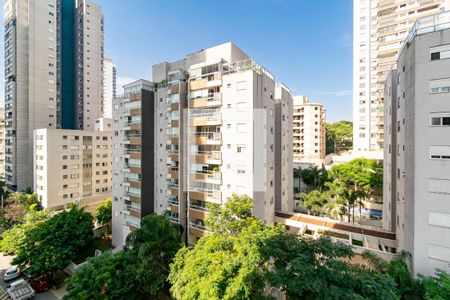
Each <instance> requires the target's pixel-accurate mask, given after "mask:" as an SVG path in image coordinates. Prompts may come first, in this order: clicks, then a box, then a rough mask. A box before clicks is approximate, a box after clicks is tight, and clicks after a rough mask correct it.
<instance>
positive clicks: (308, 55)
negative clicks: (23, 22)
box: [1, 0, 352, 122]
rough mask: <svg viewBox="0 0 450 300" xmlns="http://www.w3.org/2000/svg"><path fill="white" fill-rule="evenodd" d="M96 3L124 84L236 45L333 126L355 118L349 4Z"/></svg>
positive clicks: (334, 0)
mask: <svg viewBox="0 0 450 300" xmlns="http://www.w3.org/2000/svg"><path fill="white" fill-rule="evenodd" d="M94 2H96V3H98V4H99V5H101V6H102V9H103V14H104V16H105V56H107V57H110V58H112V59H113V60H114V63H115V64H116V66H117V75H118V84H123V83H127V82H128V81H129V80H131V79H139V78H145V79H151V66H152V64H155V63H159V62H162V61H173V60H177V59H181V58H183V57H184V55H186V54H188V53H191V52H195V51H198V50H200V49H202V48H207V47H210V46H214V45H217V44H220V43H223V42H227V41H232V42H234V43H235V44H236V45H237V46H238V47H240V48H241V49H242V50H243V51H244V52H246V53H247V54H248V55H249V56H251V57H253V58H254V59H255V60H257V61H258V62H259V63H260V64H262V65H263V66H264V67H265V68H267V69H268V70H269V71H270V72H272V73H273V74H274V75H275V77H276V79H277V81H281V82H283V83H285V84H286V85H287V86H289V87H290V88H291V90H292V91H293V92H294V94H295V95H297V94H304V95H306V96H308V97H309V98H310V99H311V100H312V101H313V102H318V103H323V104H324V105H325V106H326V108H327V120H328V121H329V122H334V121H338V120H341V119H348V120H351V118H352V103H351V99H352V97H351V89H352V1H350V0H322V1H317V0H226V1H219V0H127V1H123V0H94ZM2 24H3V23H2ZM1 51H3V47H1ZM2 56H3V55H2ZM2 60H3V59H2Z"/></svg>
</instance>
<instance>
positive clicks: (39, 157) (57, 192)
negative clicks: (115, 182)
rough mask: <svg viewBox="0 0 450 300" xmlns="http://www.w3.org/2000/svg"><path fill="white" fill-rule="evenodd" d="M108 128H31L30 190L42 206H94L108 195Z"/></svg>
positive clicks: (109, 187)
mask: <svg viewBox="0 0 450 300" xmlns="http://www.w3.org/2000/svg"><path fill="white" fill-rule="evenodd" d="M111 133H112V132H111V131H87V130H63V129H48V128H45V129H37V130H35V131H34V157H35V158H34V178H35V180H34V190H35V191H36V193H37V196H38V200H39V201H40V202H41V204H42V206H43V207H44V208H48V209H52V210H60V209H65V208H66V207H67V205H68V204H77V205H80V206H96V205H98V204H100V203H101V202H103V201H104V200H106V199H107V198H109V197H111V192H112V188H111V179H112V178H111V177H112V176H111V169H112V165H111V163H112V159H111V145H112V136H111Z"/></svg>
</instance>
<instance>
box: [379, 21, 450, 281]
mask: <svg viewBox="0 0 450 300" xmlns="http://www.w3.org/2000/svg"><path fill="white" fill-rule="evenodd" d="M449 99H450V12H445V13H441V14H437V15H435V16H430V17H425V18H421V19H419V20H418V21H417V23H416V25H415V26H414V27H413V29H412V31H411V33H410V35H409V36H408V37H407V39H406V44H405V46H403V48H402V49H401V50H400V54H399V58H398V61H397V69H396V71H395V70H394V71H393V72H391V75H390V76H389V77H388V81H387V84H386V89H385V100H386V102H385V103H386V104H385V124H386V128H385V129H386V131H385V133H386V134H385V154H384V155H385V159H384V169H385V179H384V181H385V183H384V185H385V190H384V205H385V207H384V211H383V223H384V227H385V228H386V229H388V230H392V231H395V233H396V237H397V241H398V250H406V251H408V252H409V253H410V254H411V261H412V264H411V266H412V270H413V273H414V274H416V273H422V274H425V275H432V274H433V273H434V271H435V268H439V269H442V270H444V271H447V272H449V271H450V241H449V239H448V238H447V237H449V236H450V203H449V201H448V200H449V195H450V139H449V138H448V137H449V136H450V110H449V108H450V106H449V102H448V101H449Z"/></svg>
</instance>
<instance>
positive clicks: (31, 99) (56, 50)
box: [3, 0, 103, 190]
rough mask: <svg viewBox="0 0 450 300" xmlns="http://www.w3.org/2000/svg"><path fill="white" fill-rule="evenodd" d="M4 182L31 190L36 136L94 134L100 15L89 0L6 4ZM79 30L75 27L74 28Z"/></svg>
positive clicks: (99, 68)
mask: <svg viewBox="0 0 450 300" xmlns="http://www.w3.org/2000/svg"><path fill="white" fill-rule="evenodd" d="M3 11H4V24H5V130H6V137H5V146H6V148H5V153H6V157H5V165H6V166H5V177H6V181H7V184H8V187H9V188H10V189H11V190H23V189H26V188H28V187H32V186H33V177H32V176H33V171H32V169H31V166H32V165H33V130H35V129H40V128H53V129H54V128H63V129H87V130H93V129H94V121H95V119H97V118H99V117H101V103H102V101H101V98H102V81H103V79H102V58H103V17H102V15H101V10H100V7H99V6H97V5H95V4H94V3H92V2H91V1H89V0H77V1H75V0H72V1H71V0H69V1H61V0H49V1H37V0H30V1H20V0H5V1H4V4H3ZM75 24H77V26H75Z"/></svg>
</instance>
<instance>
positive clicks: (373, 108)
mask: <svg viewBox="0 0 450 300" xmlns="http://www.w3.org/2000/svg"><path fill="white" fill-rule="evenodd" d="M448 9H450V0H430V1H428V0H427V1H423V0H413V1H406V0H354V1H353V37H354V38H353V149H354V151H355V152H356V154H358V153H359V154H360V155H362V156H367V157H372V158H377V159H381V158H383V141H384V137H383V134H384V125H383V120H384V118H383V114H384V108H383V107H384V83H385V80H386V76H387V74H388V73H389V71H390V70H391V66H392V65H393V64H395V62H396V61H397V57H398V53H399V50H400V48H401V47H402V45H403V42H404V40H405V38H406V36H407V35H408V33H409V31H410V29H411V27H412V26H413V24H414V22H415V21H416V20H417V19H418V18H421V17H425V16H430V15H433V14H436V13H437V12H440V11H444V10H448Z"/></svg>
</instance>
